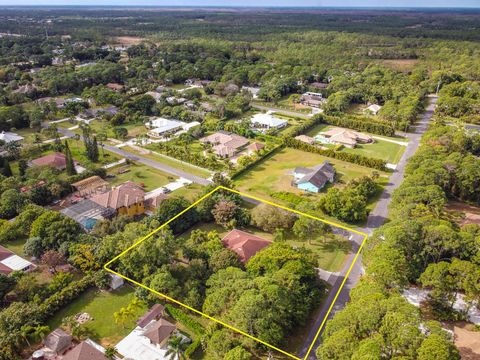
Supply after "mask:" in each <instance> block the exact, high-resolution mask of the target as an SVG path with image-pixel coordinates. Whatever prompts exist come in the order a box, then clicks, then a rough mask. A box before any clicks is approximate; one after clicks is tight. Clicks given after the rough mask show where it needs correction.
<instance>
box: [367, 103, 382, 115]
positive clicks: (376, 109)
mask: <svg viewBox="0 0 480 360" xmlns="http://www.w3.org/2000/svg"><path fill="white" fill-rule="evenodd" d="M381 108H382V107H381V106H380V105H377V104H371V105H369V106H368V107H367V108H366V109H365V110H364V112H365V113H368V114H372V115H377V114H378V112H379V111H380V109H381Z"/></svg>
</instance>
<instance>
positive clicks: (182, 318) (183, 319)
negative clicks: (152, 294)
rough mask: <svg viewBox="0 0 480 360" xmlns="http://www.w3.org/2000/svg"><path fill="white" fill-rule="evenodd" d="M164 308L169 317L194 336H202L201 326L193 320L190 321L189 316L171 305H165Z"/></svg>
mask: <svg viewBox="0 0 480 360" xmlns="http://www.w3.org/2000/svg"><path fill="white" fill-rule="evenodd" d="M165 308H166V309H167V311H168V313H169V314H170V316H171V317H173V318H174V319H175V320H177V321H178V322H180V323H182V324H183V325H185V326H186V327H187V328H189V329H190V330H192V331H193V332H194V333H195V334H196V335H203V333H204V329H203V326H202V325H200V323H198V322H197V321H195V320H194V319H192V317H191V316H190V315H188V314H186V313H185V312H184V311H182V310H181V309H178V308H176V307H174V306H173V305H171V304H167V305H165Z"/></svg>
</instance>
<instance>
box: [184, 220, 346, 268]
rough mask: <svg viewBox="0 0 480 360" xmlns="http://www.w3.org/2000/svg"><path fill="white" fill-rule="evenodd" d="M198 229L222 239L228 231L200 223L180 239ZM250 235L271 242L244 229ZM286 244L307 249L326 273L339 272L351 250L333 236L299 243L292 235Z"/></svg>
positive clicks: (254, 230) (257, 232)
mask: <svg viewBox="0 0 480 360" xmlns="http://www.w3.org/2000/svg"><path fill="white" fill-rule="evenodd" d="M196 229H200V230H202V231H207V232H209V231H216V232H218V234H219V235H220V237H221V238H223V237H224V236H225V235H226V234H227V233H228V232H229V230H226V229H224V228H223V227H221V226H220V225H217V224H215V223H202V224H200V225H197V226H194V227H193V228H191V229H190V230H188V231H187V232H185V233H184V234H182V235H181V236H180V237H181V238H182V239H188V238H189V237H190V234H191V232H192V231H193V230H196ZM245 231H248V232H249V233H251V234H255V235H257V236H260V237H262V238H264V239H267V240H273V235H272V234H270V233H267V232H264V231H261V230H259V229H257V228H255V227H251V226H250V227H248V228H247V229H245ZM286 242H287V243H288V244H290V245H291V246H293V247H296V248H302V247H304V248H307V249H309V250H311V251H312V252H313V253H314V254H315V255H316V256H317V259H318V266H319V267H320V268H322V269H324V270H327V271H340V270H341V269H342V266H343V264H344V263H345V260H346V258H347V255H348V254H349V252H350V250H351V245H350V243H349V241H348V240H344V239H343V238H340V237H336V236H334V235H331V236H328V237H325V236H316V237H315V238H312V239H310V242H309V241H301V240H299V239H298V238H296V237H295V236H294V235H293V234H291V233H290V234H288V235H287V239H286Z"/></svg>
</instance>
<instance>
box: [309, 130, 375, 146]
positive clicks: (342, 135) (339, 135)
mask: <svg viewBox="0 0 480 360" xmlns="http://www.w3.org/2000/svg"><path fill="white" fill-rule="evenodd" d="M315 140H317V141H319V142H322V143H327V144H335V145H343V146H346V147H348V148H354V147H355V146H356V145H357V143H360V144H369V143H372V142H373V138H372V137H371V136H370V135H367V134H363V133H361V132H358V131H354V130H350V129H344V128H333V129H330V130H328V131H325V132H322V133H321V134H318V135H317V136H315Z"/></svg>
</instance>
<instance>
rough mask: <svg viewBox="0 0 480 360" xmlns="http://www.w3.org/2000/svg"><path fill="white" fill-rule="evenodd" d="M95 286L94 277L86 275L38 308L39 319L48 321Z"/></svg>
mask: <svg viewBox="0 0 480 360" xmlns="http://www.w3.org/2000/svg"><path fill="white" fill-rule="evenodd" d="M94 285H95V280H94V276H93V275H86V276H85V277H83V278H82V279H81V280H79V281H75V282H72V283H71V284H69V285H68V286H67V287H65V288H63V289H62V290H60V291H59V292H57V293H55V294H53V295H52V296H50V297H49V298H48V299H46V300H45V301H44V302H43V303H41V304H40V305H39V307H38V319H39V320H40V321H46V320H47V319H48V318H49V317H50V316H52V315H53V314H54V313H55V312H57V311H59V310H60V309H61V308H62V307H64V306H65V305H67V304H69V303H70V302H71V301H72V300H74V299H76V298H77V297H78V296H79V295H80V294H81V293H83V292H84V291H86V290H87V289H89V288H91V287H93V286H94Z"/></svg>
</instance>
